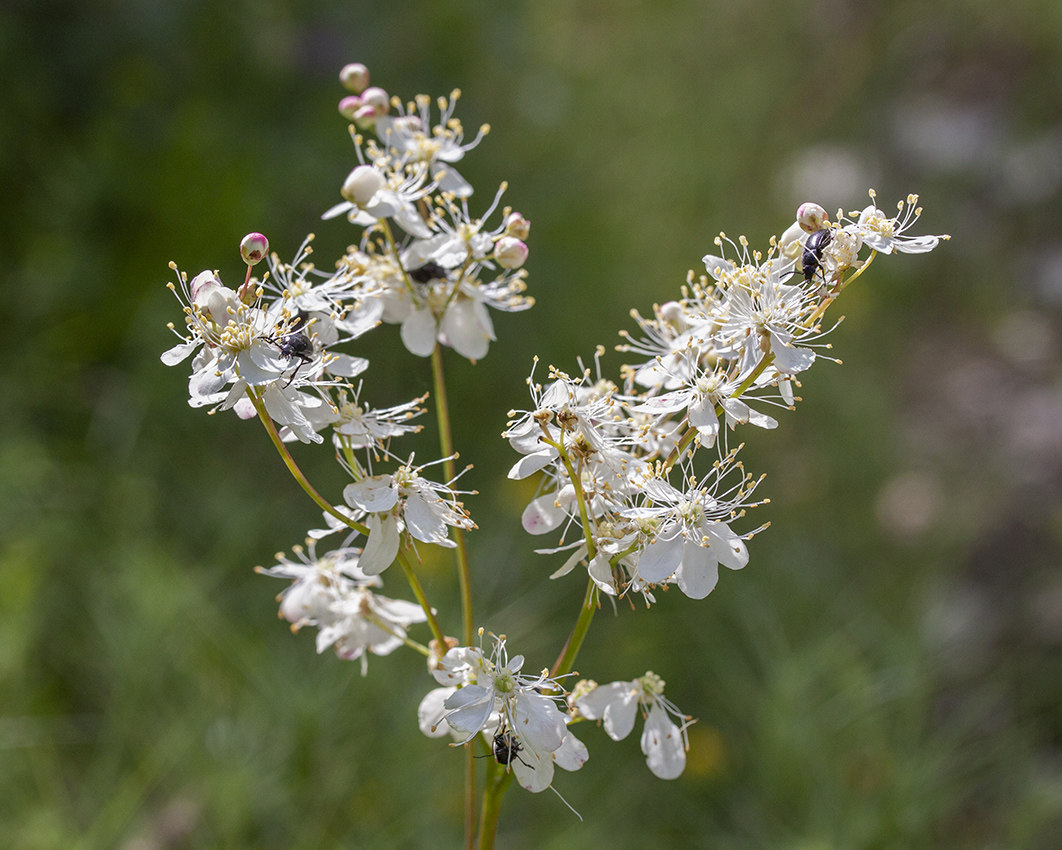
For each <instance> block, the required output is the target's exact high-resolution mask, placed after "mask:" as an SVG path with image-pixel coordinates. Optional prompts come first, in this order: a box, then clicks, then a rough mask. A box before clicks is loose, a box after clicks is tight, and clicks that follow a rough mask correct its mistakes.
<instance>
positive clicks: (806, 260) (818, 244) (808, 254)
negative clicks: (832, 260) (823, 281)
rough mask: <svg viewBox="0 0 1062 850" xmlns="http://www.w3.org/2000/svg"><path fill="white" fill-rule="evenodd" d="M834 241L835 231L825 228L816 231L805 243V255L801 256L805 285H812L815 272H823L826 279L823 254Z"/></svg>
mask: <svg viewBox="0 0 1062 850" xmlns="http://www.w3.org/2000/svg"><path fill="white" fill-rule="evenodd" d="M832 240H833V231H831V230H828V229H825V228H824V229H822V230H816V231H815V232H814V233H812V234H811V235H810V236H809V237H808V239H807V242H805V243H804V253H803V254H801V256H800V264H801V266H802V268H803V270H804V282H805V283H811V281H812V279H813V278H814V277H815V272H821V273H822V276H823V278H825V276H826V273H825V271H823V269H822V252H823V251H825V250H826V246H827V245H829V244H830V242H831V241H832Z"/></svg>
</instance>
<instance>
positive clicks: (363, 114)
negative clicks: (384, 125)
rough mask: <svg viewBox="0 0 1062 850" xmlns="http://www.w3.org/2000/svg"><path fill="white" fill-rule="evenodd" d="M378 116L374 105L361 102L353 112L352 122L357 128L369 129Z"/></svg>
mask: <svg viewBox="0 0 1062 850" xmlns="http://www.w3.org/2000/svg"><path fill="white" fill-rule="evenodd" d="M378 117H379V116H378V115H377V114H376V107H375V106H370V105H369V104H367V103H362V105H361V106H359V107H358V109H357V111H356V112H355V113H354V124H355V125H356V126H357V128H358V129H359V130H371V129H372V126H373V124H375V123H376V119H377V118H378Z"/></svg>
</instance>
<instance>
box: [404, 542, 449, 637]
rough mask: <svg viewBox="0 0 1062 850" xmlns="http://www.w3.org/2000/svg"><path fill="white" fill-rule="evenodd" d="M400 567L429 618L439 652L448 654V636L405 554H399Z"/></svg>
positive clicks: (429, 625) (429, 626)
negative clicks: (444, 632) (436, 617)
mask: <svg viewBox="0 0 1062 850" xmlns="http://www.w3.org/2000/svg"><path fill="white" fill-rule="evenodd" d="M398 565H399V566H400V567H402V572H404V573H405V574H406V581H408V582H409V587H410V589H411V590H412V591H413V595H414V596H415V597H417V602H419V603H420V607H421V608H423V609H424V613H425V614H426V615H427V616H428V628H429V629H431V635H432V637H433V638H435V642H436V643H437V644H438V645H439V651H440V652H446V636H445V635H444V634H443V631H442V629H441V628H439V621H438V620H437V619H435V612H434V611H432V609H431V605H429V604H428V597H427V596H425V595H424V588H423V587H421V584H420V579H419V578H417V574H416V572H414V570H413V565H412V564H411V563H410V562H409V556H408V555H407V554H406V553H405V552H399V553H398Z"/></svg>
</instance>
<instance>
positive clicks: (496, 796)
mask: <svg viewBox="0 0 1062 850" xmlns="http://www.w3.org/2000/svg"><path fill="white" fill-rule="evenodd" d="M512 781H513V774H512V771H510V770H496V771H494V772H493V775H491V776H490V777H489V778H488V780H487V787H486V788H485V789H484V791H483V812H482V815H481V817H480V821H479V850H492V848H493V847H494V838H495V836H496V835H497V834H498V815H500V814H501V801H502V797H504V796H505V792H506V791H508V790H509V786H510V785H511V784H512Z"/></svg>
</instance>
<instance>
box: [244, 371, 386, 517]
mask: <svg viewBox="0 0 1062 850" xmlns="http://www.w3.org/2000/svg"><path fill="white" fill-rule="evenodd" d="M247 397H248V398H250V399H251V404H253V405H254V409H255V410H256V411H258V418H259V419H261V420H262V424H263V425H264V426H265V429H266V431H267V432H268V433H269V438H270V439H271V440H272V441H273V445H274V446H275V447H276V450H277V451H278V452H279V453H280V457H281V460H283V461H284V465H285V466H286V467H287V468H288V471H289V472H290V473H291V475H292V477H293V478H294V479H295V480H296V481H298V482H299V486H300V487H302V489H303V490H305V491H306V495H307V496H309V497H310V498H311V499H313V500H314V501H315V502H316V503H317V506H318V507H319V508H320V509H321V510H323V511H324V512H325V513H328V514H331V515H332V516H334V517H335V518H336V519H338V520H339V521H340V522H341V523H343V524H344V525H346V526H348V527H349V528H352V529H354V530H355V531H360V532H361V533H362V534H364V535H365V536H366V537H367V536H368V534H369V529H368V528H367V527H366V526H364V525H362V524H361V523H360V522H355V521H354V520H352V519H351V518H350V517H348V516H347V515H346V514H343V513H340V512H339V511H337V510H336V509H335V508H334V507H332V504H331V503H330V502H329V501H328V500H327V499H326V498H325V497H324V496H322V495H321V494H320V493H318V492H317V490H316V488H315V487H314V486H313V485H312V484H311V483H310V482H309V479H307V478H306V476H305V475H304V474H303V472H302V470H301V469H299V465H298V464H297V463H295V459H294V458H293V457H292V456H291V452H289V451H288V447H287V446H286V445H285V444H284V441H283V440H282V439H280V434H279V433H277V426H276V425H274V424H273V417H271V416H270V415H269V413H268V411H267V410H266V409H265V404H264V403H263V401H262V399H261V398H260V397H259V396H258V393H257V392H254V391H249V392H248V393H247Z"/></svg>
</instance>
